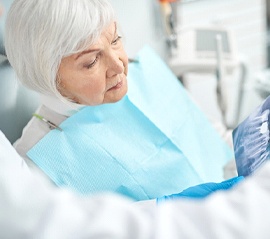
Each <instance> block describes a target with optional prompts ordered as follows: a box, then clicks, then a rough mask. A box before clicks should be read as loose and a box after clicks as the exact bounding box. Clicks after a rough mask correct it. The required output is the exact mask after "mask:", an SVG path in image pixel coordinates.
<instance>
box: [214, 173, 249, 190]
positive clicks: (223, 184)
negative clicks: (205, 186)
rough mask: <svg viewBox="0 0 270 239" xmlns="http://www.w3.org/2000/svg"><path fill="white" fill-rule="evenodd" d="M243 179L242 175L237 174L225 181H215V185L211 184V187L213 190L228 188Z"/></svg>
mask: <svg viewBox="0 0 270 239" xmlns="http://www.w3.org/2000/svg"><path fill="white" fill-rule="evenodd" d="M243 179H244V177H243V176H238V177H234V178H231V179H228V180H226V181H223V182H221V183H215V185H213V188H212V189H213V190H227V189H230V188H231V187H232V186H234V185H235V184H237V183H239V182H240V181H242V180H243Z"/></svg>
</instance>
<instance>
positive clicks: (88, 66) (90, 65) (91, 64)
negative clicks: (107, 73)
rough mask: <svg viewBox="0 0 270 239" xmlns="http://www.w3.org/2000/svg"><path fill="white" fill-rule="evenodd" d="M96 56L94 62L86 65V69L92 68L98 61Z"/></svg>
mask: <svg viewBox="0 0 270 239" xmlns="http://www.w3.org/2000/svg"><path fill="white" fill-rule="evenodd" d="M98 58H99V57H98V56H97V57H96V58H95V60H94V61H93V62H91V63H90V64H88V65H86V68H88V69H90V68H92V67H93V66H94V65H95V64H96V63H97V61H98Z"/></svg>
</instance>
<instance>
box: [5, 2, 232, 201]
mask: <svg viewBox="0 0 270 239" xmlns="http://www.w3.org/2000/svg"><path fill="white" fill-rule="evenodd" d="M5 46H6V52H7V56H8V59H9V61H10V63H11V65H12V66H13V68H14V70H15V72H16V74H17V76H18V78H19V80H20V81H21V82H22V83H23V84H24V85H25V86H27V87H28V88H30V89H32V90H34V91H37V92H39V93H40V95H41V103H42V104H41V106H40V107H39V108H38V109H37V111H36V112H35V113H36V114H35V117H33V118H32V119H31V120H30V122H29V123H28V125H27V126H26V127H25V129H24V131H23V134H22V137H21V138H20V139H19V140H18V141H17V142H16V143H15V145H14V146H15V148H16V150H17V151H18V152H19V154H20V155H21V156H22V157H23V158H24V159H25V160H26V162H27V163H28V165H30V167H31V168H33V169H34V170H38V171H39V173H41V174H43V173H42V172H43V171H44V172H45V174H43V175H44V176H45V177H46V178H47V176H49V178H50V179H51V180H52V181H53V182H54V183H55V184H57V185H58V186H70V187H72V188H74V189H75V190H77V191H79V192H82V193H91V192H95V191H116V192H119V193H121V194H124V195H127V196H130V197H132V198H134V199H136V200H143V199H151V198H155V197H159V196H163V195H168V194H172V193H177V192H179V191H181V190H182V189H184V188H186V187H188V186H191V185H195V184H198V183H202V182H205V181H207V180H208V179H209V178H211V176H209V177H208V178H207V176H208V174H211V173H212V171H214V170H212V167H214V166H215V165H216V166H217V167H219V165H218V164H219V163H220V162H219V161H218V158H222V160H225V161H226V160H227V159H230V158H231V156H232V155H231V154H230V153H228V151H227V148H226V146H224V145H223V143H222V142H220V141H219V138H218V137H217V136H216V135H215V134H214V133H213V132H212V131H211V129H210V126H208V123H207V122H206V121H205V120H204V118H203V116H202V114H201V113H196V114H195V113H194V115H191V116H190V119H189V120H188V121H189V122H188V123H186V124H187V125H189V126H186V128H187V130H188V129H191V128H192V127H193V126H194V122H193V121H194V120H196V119H199V120H200V121H201V122H203V124H202V126H203V128H204V130H206V131H207V130H208V129H209V131H211V133H210V135H211V136H209V135H208V136H207V137H209V143H208V144H207V143H204V142H207V140H206V141H205V140H204V142H203V141H202V140H201V139H200V138H199V137H198V139H197V141H198V142H196V143H193V142H190V143H189V142H185V143H183V144H184V145H185V146H184V147H183V148H181V143H179V144H178V143H177V142H180V141H181V140H180V141H179V140H178V141H177V140H175V141H172V140H174V139H170V138H167V135H165V134H164V133H162V132H161V130H159V129H158V128H157V127H156V125H154V124H153V122H152V118H151V117H152V116H151V115H150V116H149V115H148V116H146V114H145V112H142V111H141V109H140V107H138V108H136V107H135V106H134V105H135V104H132V103H134V102H132V100H131V98H132V97H126V93H127V88H128V87H127V73H128V58H127V55H126V53H125V51H124V48H123V45H122V42H121V37H120V36H119V33H118V25H117V22H116V19H115V16H114V11H113V9H112V7H111V5H110V4H109V3H108V2H107V1H106V0H76V1H74V0H51V1H49V0H46V1H44V0H15V1H14V2H13V4H12V6H11V8H10V11H9V13H8V16H7V21H6V33H5ZM148 56H149V60H150V58H151V54H150V55H147V56H146V57H142V62H140V64H141V66H139V67H137V68H136V69H133V73H134V72H135V73H136V72H140V70H142V69H143V65H144V64H143V60H144V59H146V58H148ZM154 61H155V59H154ZM147 64H148V63H147ZM147 64H146V65H147ZM157 64H161V63H160V62H159V61H157ZM162 67H163V66H162ZM163 68H164V67H163ZM164 71H167V69H166V68H164ZM156 72H157V77H158V76H159V75H160V73H159V72H158V70H156ZM169 75H170V77H171V73H169ZM137 80H139V79H136V81H135V82H136V84H141V85H142V87H143V88H145V89H147V87H146V86H144V85H143V84H144V82H142V83H139V82H140V81H137ZM140 80H141V78H140ZM167 84H168V85H169V83H167ZM155 87H157V89H158V87H159V86H158V82H156V83H155ZM177 87H178V85H177V86H176V88H177ZM149 88H151V87H149ZM152 88H153V87H152ZM162 88H164V87H163V86H162V85H161V87H160V89H161V91H162ZM172 88H175V87H174V86H172V87H171V89H172ZM181 90H182V89H181ZM167 94H168V95H169V94H170V92H168V93H167ZM177 94H178V93H177ZM180 95H181V93H180ZM183 95H184V96H183V97H186V98H185V101H181V102H182V103H181V104H182V105H181V107H183V108H185V107H187V110H188V107H191V108H192V107H194V106H193V104H192V103H191V101H190V100H189V99H188V97H187V96H186V95H185V93H183ZM139 97H141V96H140V95H139ZM181 97H182V96H181ZM165 98H166V97H165ZM165 98H164V99H165ZM167 98H168V97H167ZM140 101H141V99H140ZM164 102H165V101H164ZM186 102H188V103H187V104H186ZM108 103H116V104H108ZM185 104H186V106H185ZM86 106H87V107H86ZM99 106H100V107H99ZM103 106H104V107H103ZM159 107H160V109H161V110H162V106H159ZM177 107H178V106H177ZM152 108H156V107H152ZM164 109H165V110H166V106H165V108H164ZM176 109H177V108H176ZM192 110H193V111H192ZM192 110H191V111H192V112H197V109H195V108H194V109H193V108H192ZM166 112H167V114H169V110H166ZM118 115H120V116H121V117H120V116H119V118H117V116H118ZM92 116H93V117H94V118H92V119H90V117H92ZM149 117H150V121H149ZM183 117H187V115H184V116H181V118H183ZM159 118H160V117H159ZM108 119H112V121H110V122H107V121H106V120H108ZM187 119H188V118H187ZM103 122H105V123H103ZM192 125H193V126H192ZM191 126H192V127H191ZM125 127H130V129H133V130H134V134H135V135H138V136H137V139H138V141H135V143H134V142H133V141H132V140H133V139H134V138H132V137H128V136H129V132H126V131H125ZM160 127H164V124H163V125H162V124H161V126H160ZM183 128H185V127H183ZM194 128H195V126H194ZM52 129H53V130H52ZM199 129H200V130H197V131H196V132H197V133H198V135H199V134H200V133H201V134H202V135H203V134H204V133H203V129H202V127H200V128H199ZM151 132H152V134H151ZM153 132H155V133H153ZM179 132H180V131H179ZM179 132H178V133H177V135H176V136H175V137H177V138H178V139H181V138H183V137H182V136H181V133H179ZM197 133H196V134H197ZM85 135H87V137H86V136H85ZM144 136H146V137H144ZM196 137H197V135H195V134H194V133H191V131H190V133H189V137H188V139H187V140H192V139H193V138H196ZM203 137H204V135H203ZM187 140H186V141H187ZM211 140H212V141H211ZM184 141H185V139H184ZM181 142H183V139H182V141H181ZM211 142H219V143H218V144H219V145H218V147H213V148H214V149H213V150H214V151H215V150H216V151H215V155H214V153H213V155H212V156H211V152H210V151H212V145H211ZM191 143H192V147H190V145H191ZM37 145H39V146H40V145H41V148H38V149H36V147H38V146H37ZM33 149H36V151H35V152H34V153H33ZM203 152H207V157H209V158H210V160H209V161H207V159H204V157H206V155H203ZM195 154H196V157H195V158H194V155H195ZM199 154H202V155H201V156H200V155H199ZM217 155H218V156H217ZM144 157H145V158H146V159H144ZM200 157H202V159H201V162H199V161H200V160H199V159H200ZM141 158H142V159H143V160H140V159H141ZM191 159H192V160H193V161H191ZM189 161H190V162H189ZM33 162H34V163H33ZM192 164H194V165H197V166H198V165H199V166H198V168H200V169H194V167H193V166H191V165H192ZM203 164H205V166H204V165H203ZM37 166H38V167H37ZM207 167H208V168H209V169H207ZM39 168H41V169H42V171H40V170H39ZM211 170H212V171H211ZM46 175H47V176H46ZM213 180H215V179H214V177H213ZM230 185H231V183H230Z"/></svg>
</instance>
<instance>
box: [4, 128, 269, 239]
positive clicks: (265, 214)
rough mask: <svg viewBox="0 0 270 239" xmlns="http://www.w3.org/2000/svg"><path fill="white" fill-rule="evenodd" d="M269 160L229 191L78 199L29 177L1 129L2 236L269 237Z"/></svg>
mask: <svg viewBox="0 0 270 239" xmlns="http://www.w3.org/2000/svg"><path fill="white" fill-rule="evenodd" d="M269 202H270V162H267V163H266V164H265V165H264V167H263V168H261V169H260V170H259V171H258V172H257V173H256V174H255V175H254V176H252V177H250V178H246V179H245V181H244V182H241V183H239V184H238V185H236V186H235V187H234V189H232V190H229V191H225V192H218V193H215V194H212V196H209V197H208V198H206V199H204V200H199V199H198V200H187V199H186V200H184V199H179V200H174V201H171V202H166V203H163V204H161V205H160V206H156V204H155V203H154V201H149V203H148V204H145V203H144V204H142V205H141V204H140V203H134V202H132V201H129V200H128V199H125V198H123V197H119V196H117V195H110V194H106V195H102V194H100V195H93V196H92V197H87V198H86V197H85V198H82V197H78V196H76V195H74V194H72V193H71V192H69V191H67V190H64V189H57V188H55V187H51V185H49V184H47V182H46V181H43V179H42V178H40V177H38V175H34V174H32V172H31V171H30V170H29V169H28V167H27V165H26V164H25V162H24V160H22V158H20V157H19V155H18V154H17V153H16V152H15V150H14V149H13V147H12V146H11V144H10V143H9V142H8V140H7V139H6V138H5V136H4V135H3V134H2V132H0V212H1V213H0V238H3V239H9V238H10V239H16V238H20V239H24V238H27V239H28V238H35V239H39V238H44V239H45V238H46V239H48V238H49V239H54V238H57V239H58V238H61V239H65V238H72V239H74V238H76V239H80V238H95V239H103V238H104V239H105V238H110V239H114V238H117V239H121V238H123V239H124V238H125V239H127V238H129V239H132V238H137V239H148V238H149V239H150V238H151V239H153V238H158V239H161V238H166V239H174V238H185V239H189V238H190V239H194V238H196V239H200V238H205V239H216V238H220V239H222V238H224V239H228V238H230V239H234V238H235V239H249V238H250V239H254V238H256V239H268V238H270V227H269V222H270V203H269Z"/></svg>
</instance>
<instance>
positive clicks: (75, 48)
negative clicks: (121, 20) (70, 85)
mask: <svg viewBox="0 0 270 239" xmlns="http://www.w3.org/2000/svg"><path fill="white" fill-rule="evenodd" d="M112 21H114V11H113V9H112V7H111V5H110V4H109V2H108V1H107V0H14V2H13V3H12V5H11V7H10V10H9V12H8V15H7V19H6V26H5V34H4V36H5V48H6V53H7V57H8V60H9V61H10V64H11V66H12V67H13V68H14V70H15V72H16V74H17V77H18V78H19V80H20V81H21V82H22V84H23V85H25V86H26V87H28V88H30V89H32V90H34V91H37V92H40V93H42V94H45V95H54V96H56V97H58V98H63V97H62V96H61V95H60V93H59V91H58V89H57V87H58V80H57V72H58V69H59V65H60V63H61V60H62V58H63V57H66V56H69V55H71V54H74V53H78V52H80V51H83V50H84V49H85V48H87V47H89V46H90V45H91V44H93V43H95V41H96V40H97V39H98V38H99V36H100V34H101V32H102V30H103V29H104V28H105V27H107V26H108V25H109V24H110V23H111V22H112Z"/></svg>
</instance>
